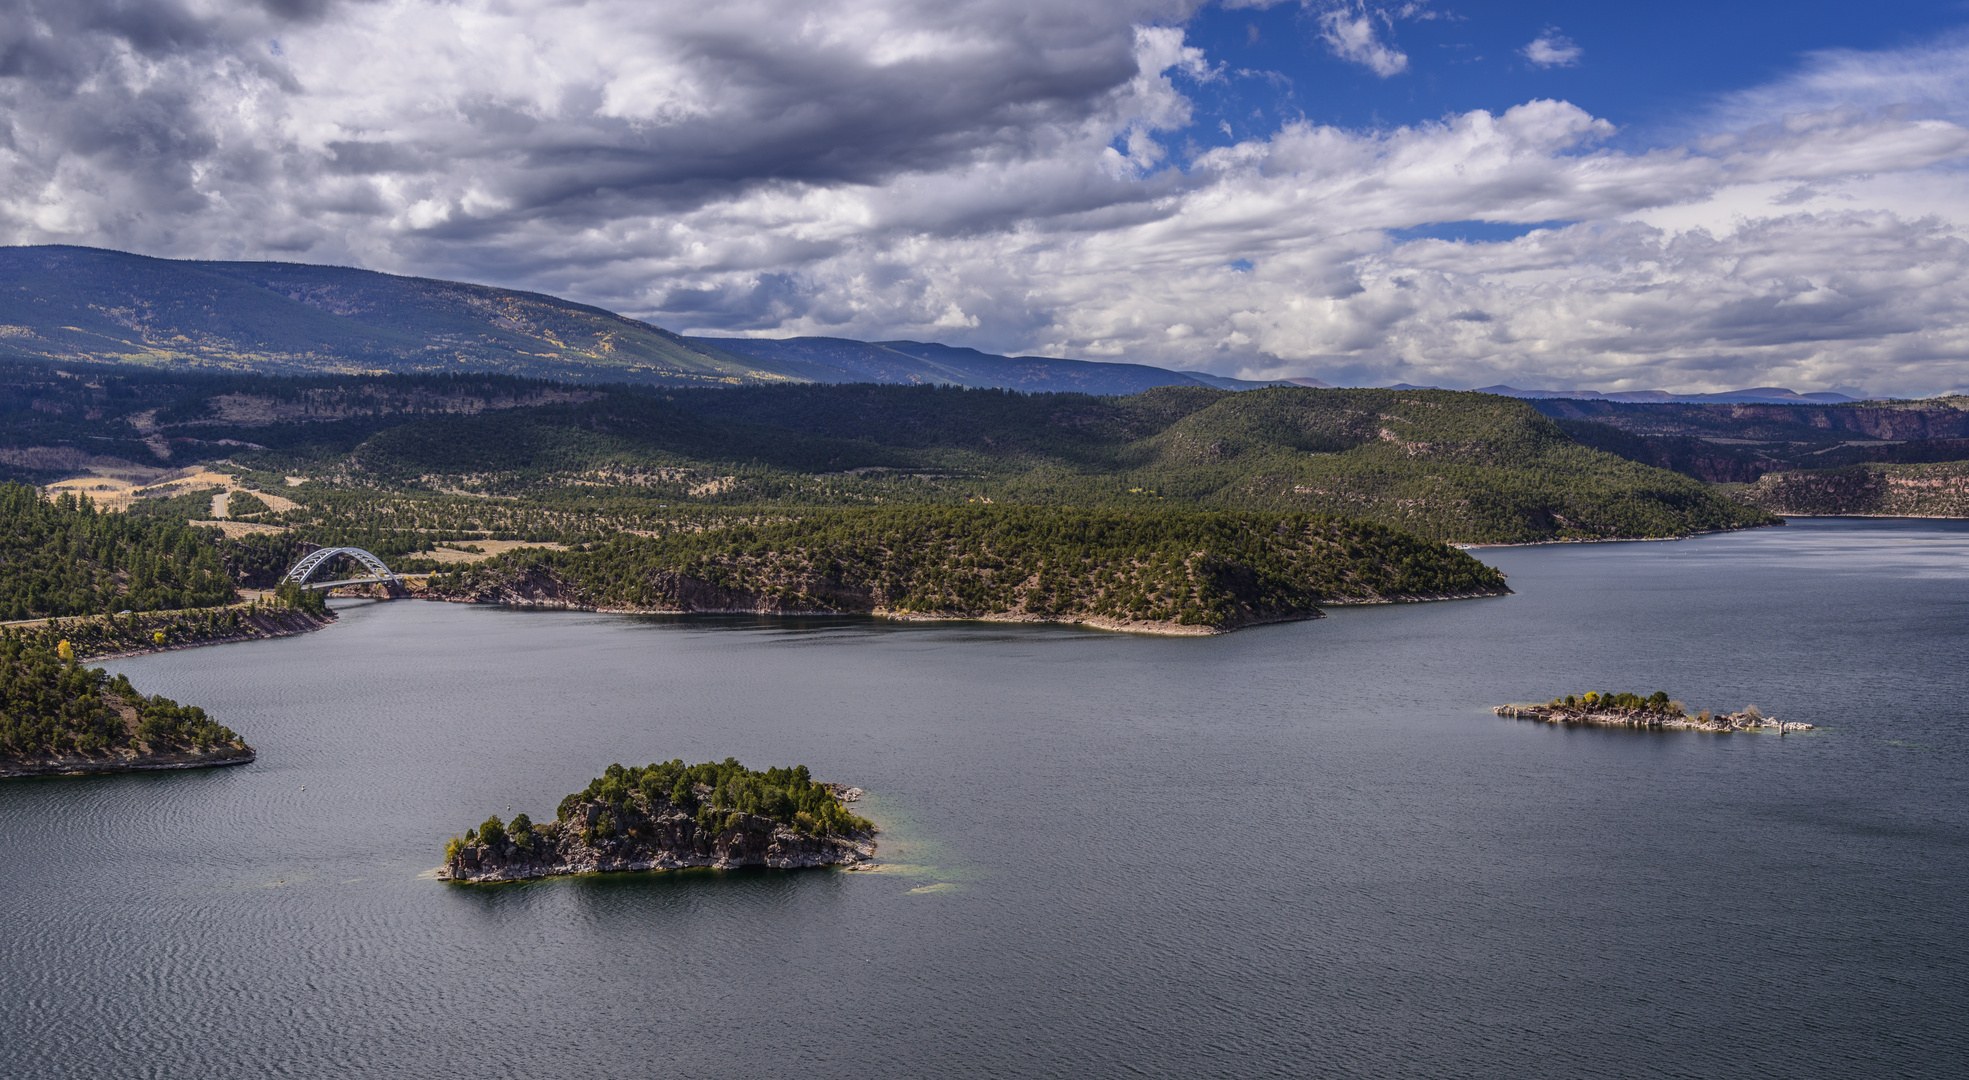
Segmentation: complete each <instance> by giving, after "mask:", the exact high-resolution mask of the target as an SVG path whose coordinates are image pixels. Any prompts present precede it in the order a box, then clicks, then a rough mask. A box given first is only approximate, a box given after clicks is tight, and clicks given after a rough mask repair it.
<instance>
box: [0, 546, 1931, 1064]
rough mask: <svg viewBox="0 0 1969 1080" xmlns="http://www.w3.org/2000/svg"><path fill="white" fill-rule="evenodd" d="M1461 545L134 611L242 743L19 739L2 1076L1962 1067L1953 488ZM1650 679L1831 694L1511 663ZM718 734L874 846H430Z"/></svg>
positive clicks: (171, 677) (8, 817)
mask: <svg viewBox="0 0 1969 1080" xmlns="http://www.w3.org/2000/svg"><path fill="white" fill-rule="evenodd" d="M1474 554H1476V555H1478V556H1479V557H1481V558H1483V559H1484V560H1485V561H1487V562H1491V563H1493V564H1494V565H1496V566H1498V567H1500V568H1501V569H1503V570H1504V571H1505V572H1506V573H1507V574H1509V575H1510V580H1511V584H1512V586H1513V587H1514V588H1515V589H1516V590H1517V595H1514V596H1509V597H1501V598H1496V599H1487V600H1467V601H1454V602H1448V603H1435V604H1415V605H1401V606H1385V607H1372V608H1337V609H1332V610H1331V614H1330V617H1329V618H1326V619H1321V620H1317V621H1312V622H1304V623H1294V624H1286V625H1276V626H1264V627H1257V628H1254V629H1250V630H1245V631H1240V632H1238V633H1235V634H1229V635H1224V636H1219V637H1210V638H1151V637H1140V636H1131V635H1121V634H1110V633H1102V632H1094V631H1083V630H1078V629H1073V628H1060V627H1033V626H1006V625H998V624H962V623H944V624H897V623H886V622H880V621H872V620H863V619H847V618H841V619H820V618H809V619H755V618H741V617H699V618H634V617H623V616H604V615H594V614H584V613H558V612H519V611H505V610H498V609H492V608H480V607H467V606H461V605H447V604H433V603H420V602H414V601H397V602H389V603H361V602H351V603H348V604H345V605H343V606H341V609H340V610H341V615H342V618H341V620H340V622H338V623H337V624H336V625H334V626H332V627H330V628H329V629H327V630H324V631H321V632H319V633H315V634H310V635H305V636H302V637H296V638H287V639H280V640H274V641H263V642H251V643H243V644H236V645H225V646H216V647H210V648H204V649H195V650H187V651H181V652H173V653H166V654H160V655H154V656H147V657H141V658H137V659H132V660H125V661H116V662H113V663H111V664H109V665H108V666H110V667H111V669H112V670H118V671H122V672H125V673H127V674H128V675H129V676H130V677H131V679H133V680H134V681H135V682H136V683H137V685H138V686H140V687H141V688H143V689H145V690H148V691H151V692H156V693H163V694H166V695H169V696H171V697H174V698H177V699H179V700H181V701H187V702H192V703H196V704H200V705H202V706H204V707H205V708H206V709H207V710H208V711H210V712H211V713H213V714H214V715H215V716H216V717H217V718H218V719H219V720H220V721H222V722H223V723H226V724H228V725H230V726H231V727H233V728H234V729H236V730H238V731H239V732H241V733H242V734H244V735H245V736H246V737H247V738H248V740H249V741H251V742H252V743H253V744H254V746H255V747H256V748H257V749H258V750H259V752H260V758H259V761H258V762H256V763H254V764H252V765H248V766H244V767H240V768H231V769H220V770H210V771H203V772H191V773H182V774H156V775H130V776H117V777H98V778H51V779H39V780H26V781H22V780H15V781H8V782H5V783H0V866H4V868H5V872H4V875H0V1032H4V1035H3V1036H0V1076H6V1077H91V1078H94V1077H107V1076H119V1077H122V1076H129V1077H179V1076H185V1077H266V1076H304V1077H317V1076H361V1077H397V1076H403V1077H413V1076H414V1077H429V1076H434V1075H441V1074H464V1075H473V1076H480V1077H584V1078H602V1077H642V1076H652V1075H660V1076H676V1077H714V1076H715V1077H754V1076H766V1075H780V1074H784V1075H804V1076H815V1077H833V1076H854V1077H923V1076H941V1077H973V1076H980V1077H981V1076H992V1077H1085V1076H1180V1077H1218V1076H1223V1077H1259V1076H1281V1077H1282V1076H1294V1077H1299V1076H1322V1077H1324V1076H1333V1077H1351V1076H1361V1077H1368V1076H1386V1077H1416V1076H1458V1077H1472V1076H1481V1077H1490V1076H1495V1077H1576V1076H1581V1075H1593V1076H1599V1077H1658V1076H1688V1077H1716V1076H1731V1077H1786V1078H1797V1077H1841V1078H1846V1077H1853V1076H1861V1075H1864V1076H1908V1077H1927V1076H1943V1075H1960V1072H1959V1070H1961V1068H1962V1062H1963V1061H1964V1060H1969V1034H1965V1026H1964V1024H1963V1022H1962V1021H1963V1018H1964V1017H1965V1016H1969V934H1966V933H1965V931H1964V916H1965V914H1969V900H1965V896H1964V888H1965V885H1966V884H1969V523H1964V522H1942V521H1852V520H1799V521H1794V522H1793V523H1792V524H1791V525H1790V526H1788V527H1785V528H1781V529H1767V530H1758V531H1755V532H1747V533H1736V534H1729V535H1718V536H1707V537H1701V538H1697V539H1692V540H1686V541H1679V542H1673V543H1629V544H1591V545H1560V546H1550V547H1530V548H1492V549H1480V550H1478V551H1476V552H1474ZM1657 689H1660V690H1666V691H1668V692H1669V694H1670V695H1672V696H1674V697H1677V698H1679V699H1681V700H1683V701H1686V702H1688V703H1689V704H1690V705H1691V706H1698V707H1712V708H1727V709H1740V708H1742V707H1743V706H1744V705H1745V704H1749V703H1755V704H1756V705H1758V706H1759V707H1760V708H1761V709H1763V710H1764V711H1765V712H1766V713H1770V714H1776V715H1778V716H1780V717H1783V718H1784V719H1787V720H1803V721H1808V722H1810V723H1814V724H1817V725H1820V730H1818V731H1815V732H1812V733H1809V734H1806V735H1791V736H1785V737H1783V738H1780V737H1778V736H1777V735H1775V734H1756V735H1746V734H1738V735H1709V734H1698V733H1687V732H1674V733H1655V734H1649V733H1644V732H1634V731H1611V730H1598V729H1567V728H1559V727H1552V726H1547V725H1542V724H1536V723H1530V722H1524V721H1512V720H1501V719H1499V718H1497V717H1494V716H1492V715H1491V714H1490V712H1489V708H1490V706H1492V705H1495V704H1499V703H1503V702H1507V701H1525V700H1543V699H1545V698H1549V697H1551V696H1553V695H1555V694H1564V693H1577V692H1584V691H1586V690H1633V691H1637V692H1640V693H1643V694H1646V693H1651V692H1653V691H1655V690H1657ZM726 756H735V757H737V758H739V759H740V760H742V761H744V762H745V763H747V764H749V765H753V766H756V767H764V766H767V765H774V764H787V765H791V764H801V763H804V764H807V765H809V766H810V767H811V768H812V769H813V773H814V775H815V776H816V777H817V778H820V779H825V780H836V781H842V782H847V783H851V784H855V785H858V786H861V787H863V788H865V789H867V790H868V792H869V796H868V798H867V799H866V800H864V802H862V803H861V804H859V807H858V808H859V809H860V811H861V812H862V813H864V814H866V815H867V816H870V817H872V818H874V819H875V820H876V821H878V822H879V823H880V824H882V825H883V827H884V828H885V833H884V835H883V837H882V838H881V839H882V845H883V846H882V858H883V861H884V863H885V865H886V869H884V870H883V871H881V872H875V873H844V872H840V871H836V870H820V871H802V872H791V873H784V872H767V871H746V872H733V873H717V872H710V871H694V872H687V873H678V874H644V875H619V876H609V877H596V878H563V879H552V880H545V881H537V882H530V883H523V884H515V885H503V886H492V887H486V886H478V887H461V886H452V885H447V884H444V883H440V882H437V881H435V880H432V878H431V876H430V871H431V870H432V869H433V868H434V867H435V866H436V865H437V864H438V862H439V861H440V855H441V849H442V846H443V843H444V841H445V839H446V838H447V837H448V836H450V835H452V834H454V833H461V832H463V831H464V830H465V829H466V828H467V827H468V826H472V825H476V824H477V823H478V822H479V821H480V820H482V819H484V818H485V817H486V816H487V815H488V814H493V813H497V814H499V815H500V816H501V817H505V818H510V817H511V816H512V813H514V812H518V811H526V812H528V813H530V814H531V815H532V816H534V817H535V818H536V819H544V818H551V817H552V816H553V813H554V807H555V806H556V805H557V804H558V802H559V801H560V799H561V797H562V796H563V795H565V794H567V793H568V792H571V791H575V790H578V789H580V788H581V787H582V786H584V785H585V784H586V783H587V781H588V780H589V779H590V778H591V777H594V776H596V775H598V774H600V772H601V771H602V769H603V768H604V767H606V766H607V765H608V764H609V763H611V762H622V763H625V764H647V763H649V762H652V761H657V760H667V759H669V758H673V757H681V758H684V759H686V760H687V761H702V760H706V759H714V758H715V759H722V758H724V757H726ZM509 807H510V810H509V809H508V808H509Z"/></svg>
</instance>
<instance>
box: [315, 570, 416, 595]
mask: <svg viewBox="0 0 1969 1080" xmlns="http://www.w3.org/2000/svg"><path fill="white" fill-rule="evenodd" d="M402 580H403V575H402V574H390V575H388V576H384V575H380V574H379V575H376V576H374V577H355V578H343V579H342V580H340V581H310V582H308V583H307V584H306V585H303V586H301V588H303V589H307V590H309V591H311V592H314V591H320V590H323V589H334V588H339V587H340V586H343V585H374V584H376V583H377V582H381V581H402Z"/></svg>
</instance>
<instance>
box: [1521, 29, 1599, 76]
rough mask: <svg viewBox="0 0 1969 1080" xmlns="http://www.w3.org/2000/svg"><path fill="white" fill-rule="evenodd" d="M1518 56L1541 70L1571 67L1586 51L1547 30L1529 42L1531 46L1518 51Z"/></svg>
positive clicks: (1565, 37) (1568, 39) (1562, 36)
mask: <svg viewBox="0 0 1969 1080" xmlns="http://www.w3.org/2000/svg"><path fill="white" fill-rule="evenodd" d="M1518 52H1519V54H1520V55H1522V56H1523V57H1524V58H1525V59H1527V60H1529V61H1531V62H1532V63H1533V64H1536V65H1538V66H1539V67H1542V68H1550V67H1572V66H1573V65H1575V64H1577V63H1579V58H1580V57H1581V56H1584V55H1586V50H1585V49H1582V48H1580V47H1579V46H1578V45H1576V44H1574V43H1573V40H1572V39H1571V38H1569V37H1567V36H1565V35H1564V34H1561V33H1559V32H1558V31H1557V30H1547V31H1545V32H1544V33H1542V34H1540V35H1538V36H1537V37H1535V38H1533V39H1532V40H1531V44H1529V45H1526V46H1525V47H1524V48H1522V49H1519V50H1518Z"/></svg>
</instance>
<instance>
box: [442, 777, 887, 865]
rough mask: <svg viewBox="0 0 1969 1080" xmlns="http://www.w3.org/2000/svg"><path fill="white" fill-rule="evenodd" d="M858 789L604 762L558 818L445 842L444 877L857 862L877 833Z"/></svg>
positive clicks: (524, 820) (526, 820)
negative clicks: (853, 805) (854, 805)
mask: <svg viewBox="0 0 1969 1080" xmlns="http://www.w3.org/2000/svg"><path fill="white" fill-rule="evenodd" d="M860 797H861V792H860V790H859V789H856V788H844V787H841V786H839V785H835V784H825V783H820V782H817V781H815V780H814V779H813V778H812V777H811V776H810V775H809V774H808V771H807V767H806V766H805V765H799V766H795V767H793V768H790V769H789V768H774V769H766V770H764V771H756V770H752V769H748V768H746V767H745V766H743V765H741V764H739V763H738V761H737V760H736V759H734V758H726V759H725V760H724V761H721V762H717V761H707V762H704V763H702V764H699V765H686V764H684V762H683V759H681V758H678V759H675V760H672V761H667V762H659V763H657V764H653V765H649V766H646V767H633V766H632V767H630V768H626V769H625V768H623V767H622V766H621V765H610V766H609V767H608V769H607V771H605V772H604V773H603V774H602V775H601V776H600V777H597V778H596V779H595V780H593V781H591V782H590V783H589V784H588V786H587V788H585V789H584V790H581V791H577V792H575V793H574V794H572V795H569V796H568V797H567V798H565V799H562V800H561V805H560V809H559V812H558V813H557V814H556V815H555V819H554V820H553V821H551V822H548V823H546V824H543V825H536V824H534V823H533V820H532V819H531V818H530V817H528V816H527V815H526V814H519V815H517V816H516V817H514V818H513V820H512V821H510V822H505V821H501V820H500V819H499V818H498V817H490V818H487V819H486V820H485V821H484V823H482V824H480V825H479V826H478V827H477V828H475V829H469V830H467V831H466V832H465V835H463V836H454V837H452V838H451V840H450V842H449V843H447V844H446V845H445V851H444V866H443V867H441V868H440V869H439V870H438V876H439V877H440V878H442V879H444V880H448V881H519V880H522V879H525V878H537V877H549V876H553V875H557V874H600V873H614V872H620V871H630V870H681V869H684V868H687V867H712V868H715V869H731V868H735V867H740V866H766V867H772V868H775V869H793V868H796V867H808V866H835V865H843V864H852V863H858V862H864V861H866V860H868V859H870V858H872V857H873V856H874V854H875V832H876V829H875V825H874V823H872V822H870V821H869V820H868V819H866V818H863V817H858V816H856V815H855V814H853V813H851V812H849V810H848V809H847V807H846V805H845V803H847V802H852V801H854V800H855V799H858V798H860Z"/></svg>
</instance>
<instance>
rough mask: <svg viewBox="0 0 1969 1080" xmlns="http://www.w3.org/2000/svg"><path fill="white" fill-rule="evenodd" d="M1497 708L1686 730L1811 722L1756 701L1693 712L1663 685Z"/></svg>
mask: <svg viewBox="0 0 1969 1080" xmlns="http://www.w3.org/2000/svg"><path fill="white" fill-rule="evenodd" d="M1491 712H1494V713H1496V714H1497V715H1499V716H1509V717H1515V718H1517V719H1520V720H1538V721H1542V722H1544V723H1547V724H1589V725H1593V726H1597V727H1634V728H1650V729H1655V730H1680V731H1776V732H1777V733H1778V734H1780V735H1782V734H1784V733H1785V732H1788V731H1810V730H1812V725H1811V724H1802V723H1798V722H1796V721H1783V720H1779V719H1778V718H1777V717H1775V716H1765V715H1764V714H1763V713H1762V712H1760V711H1759V710H1758V708H1757V706H1755V705H1746V706H1744V709H1743V711H1742V712H1733V713H1719V712H1712V711H1711V710H1709V709H1703V710H1700V711H1699V712H1695V713H1690V712H1689V709H1688V706H1686V705H1683V704H1682V703H1681V702H1679V701H1675V700H1672V699H1671V698H1669V696H1668V694H1667V692H1665V691H1661V690H1657V691H1655V692H1654V693H1653V694H1652V695H1650V696H1648V697H1642V696H1641V695H1639V694H1629V693H1617V694H1609V693H1600V692H1588V693H1585V694H1567V695H1566V696H1565V697H1562V698H1553V699H1552V700H1551V701H1548V702H1546V703H1545V704H1543V705H1499V706H1497V707H1496V708H1494V709H1492V710H1491Z"/></svg>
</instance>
